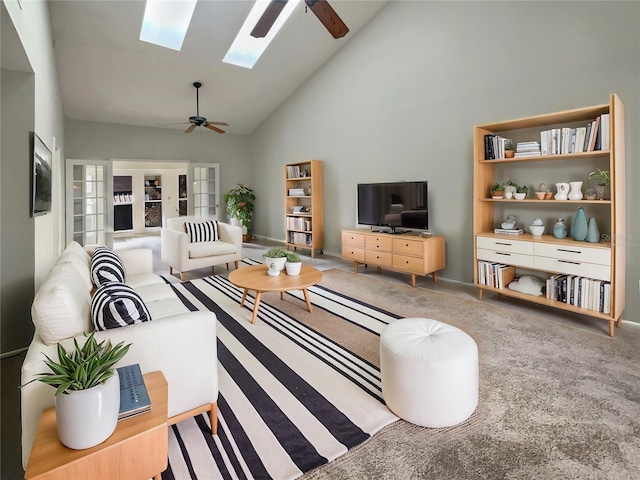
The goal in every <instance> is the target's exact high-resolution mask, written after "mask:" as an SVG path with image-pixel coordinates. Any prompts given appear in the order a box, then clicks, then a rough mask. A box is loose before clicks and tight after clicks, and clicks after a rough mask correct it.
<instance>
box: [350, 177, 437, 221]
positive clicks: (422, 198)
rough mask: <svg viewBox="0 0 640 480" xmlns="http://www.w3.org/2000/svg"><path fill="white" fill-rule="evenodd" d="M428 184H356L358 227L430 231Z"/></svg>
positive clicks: (424, 182)
mask: <svg viewBox="0 0 640 480" xmlns="http://www.w3.org/2000/svg"><path fill="white" fill-rule="evenodd" d="M428 193H429V191H428V182H426V181H423V182H385V183H359V184H358V223H359V224H362V225H379V226H384V227H389V228H390V229H391V231H392V232H395V231H396V228H407V229H420V230H427V229H428V228H429V209H428Z"/></svg>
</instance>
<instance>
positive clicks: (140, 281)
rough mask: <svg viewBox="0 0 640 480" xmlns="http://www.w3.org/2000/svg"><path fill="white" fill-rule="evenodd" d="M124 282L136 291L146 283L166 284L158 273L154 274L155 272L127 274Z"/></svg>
mask: <svg viewBox="0 0 640 480" xmlns="http://www.w3.org/2000/svg"><path fill="white" fill-rule="evenodd" d="M124 283H126V284H127V285H129V286H130V287H131V288H133V289H135V290H136V291H138V289H139V288H140V287H145V286H147V285H166V284H167V282H165V281H164V280H163V278H162V277H161V276H160V275H156V274H155V273H143V274H141V275H128V276H127V281H126V282H124Z"/></svg>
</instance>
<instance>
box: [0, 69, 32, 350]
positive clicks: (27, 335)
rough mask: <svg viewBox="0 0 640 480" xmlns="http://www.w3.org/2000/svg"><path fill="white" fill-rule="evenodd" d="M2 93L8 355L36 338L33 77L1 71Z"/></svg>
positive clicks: (3, 299) (1, 214)
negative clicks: (33, 310)
mask: <svg viewBox="0 0 640 480" xmlns="http://www.w3.org/2000/svg"><path fill="white" fill-rule="evenodd" d="M0 93H1V94H2V95H1V98H0V112H1V118H0V122H1V123H2V133H1V135H0V137H1V138H0V145H1V150H0V171H1V172H2V173H1V176H0V232H1V233H2V239H1V242H0V292H1V295H0V305H1V308H0V315H1V316H0V318H1V320H2V321H1V323H0V326H1V335H0V340H1V343H0V350H1V351H2V353H7V352H11V351H13V350H17V349H19V348H22V347H24V346H25V345H28V344H29V341H30V340H31V337H32V336H33V325H32V324H31V322H30V318H31V316H30V315H31V313H30V311H31V302H32V301H33V293H34V284H33V272H34V268H35V262H34V255H33V250H34V243H35V235H34V232H35V228H34V226H35V224H34V221H33V218H32V217H31V211H30V208H31V203H30V199H29V194H30V189H29V185H30V183H31V162H30V158H29V157H30V148H29V145H30V140H29V132H30V131H33V125H34V102H35V101H34V76H33V74H32V73H25V72H15V71H13V70H7V69H4V68H3V69H1V70H0Z"/></svg>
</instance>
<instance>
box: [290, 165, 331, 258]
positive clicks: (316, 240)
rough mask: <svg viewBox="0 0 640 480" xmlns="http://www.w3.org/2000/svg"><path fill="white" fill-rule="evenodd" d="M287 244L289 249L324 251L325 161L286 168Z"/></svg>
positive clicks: (313, 252) (312, 251)
mask: <svg viewBox="0 0 640 480" xmlns="http://www.w3.org/2000/svg"><path fill="white" fill-rule="evenodd" d="M284 190H285V191H284V200H285V201H284V205H285V207H284V208H285V241H286V244H287V247H293V248H294V249H297V248H304V249H309V250H311V256H312V257H314V256H315V252H316V250H320V253H322V249H323V248H324V218H323V214H324V213H323V190H322V161H321V160H307V161H306V162H298V163H289V164H286V165H285V167H284Z"/></svg>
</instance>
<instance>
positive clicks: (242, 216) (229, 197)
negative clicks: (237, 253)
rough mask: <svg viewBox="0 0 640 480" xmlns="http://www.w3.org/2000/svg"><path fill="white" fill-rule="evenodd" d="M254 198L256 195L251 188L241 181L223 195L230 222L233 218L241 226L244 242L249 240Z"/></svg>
mask: <svg viewBox="0 0 640 480" xmlns="http://www.w3.org/2000/svg"><path fill="white" fill-rule="evenodd" d="M255 199H256V196H255V195H254V194H253V190H252V189H250V188H249V187H247V186H245V185H243V184H242V183H239V184H237V185H236V186H235V187H233V188H232V189H231V190H229V191H228V192H227V193H226V194H225V196H224V201H225V203H226V204H227V213H228V214H229V218H230V219H231V223H232V224H233V219H235V220H236V221H237V222H239V224H240V225H241V226H242V235H243V238H242V240H243V241H245V242H248V241H249V240H251V235H250V234H249V230H250V229H251V219H252V215H253V207H254V206H253V202H254V201H255Z"/></svg>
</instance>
